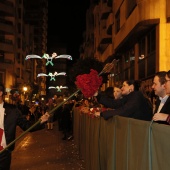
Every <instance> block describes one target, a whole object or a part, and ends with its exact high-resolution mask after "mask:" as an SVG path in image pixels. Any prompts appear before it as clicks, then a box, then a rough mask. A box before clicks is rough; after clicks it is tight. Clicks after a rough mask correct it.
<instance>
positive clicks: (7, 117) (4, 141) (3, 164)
mask: <svg viewBox="0 0 170 170" xmlns="http://www.w3.org/2000/svg"><path fill="white" fill-rule="evenodd" d="M4 93H5V88H4V86H3V84H1V83H0V151H2V150H3V149H4V150H3V152H1V153H0V170H9V169H10V164H11V152H12V151H13V150H14V147H15V145H14V144H13V145H10V147H7V146H8V144H10V143H11V142H12V141H14V140H15V133H16V126H19V127H20V128H21V129H22V130H27V129H28V128H30V127H31V126H32V124H31V123H30V122H29V121H28V120H26V118H25V117H24V116H22V114H21V112H20V110H19V109H18V108H17V107H16V106H15V105H12V104H8V103H5V102H4V101H3V98H4ZM48 117H49V114H48V113H46V114H44V115H43V116H42V117H41V118H40V119H41V123H40V124H39V125H37V126H36V127H35V128H34V129H32V131H35V130H38V129H40V128H41V127H42V126H41V124H42V123H44V122H46V121H47V120H48ZM5 148H6V149H5Z"/></svg>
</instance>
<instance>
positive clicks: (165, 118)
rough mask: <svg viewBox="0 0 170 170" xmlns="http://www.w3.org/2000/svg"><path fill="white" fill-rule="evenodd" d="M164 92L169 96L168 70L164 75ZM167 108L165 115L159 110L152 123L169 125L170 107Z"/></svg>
mask: <svg viewBox="0 0 170 170" xmlns="http://www.w3.org/2000/svg"><path fill="white" fill-rule="evenodd" d="M165 90H166V94H167V95H170V70H169V71H168V72H167V73H166V75H165ZM167 100H168V99H167ZM167 107H168V109H167V111H166V113H165V112H162V110H161V111H160V113H156V114H155V115H154V116H153V120H154V121H166V122H167V123H168V124H170V111H169V107H170V106H169V105H168V106H167ZM162 109H163V108H162Z"/></svg>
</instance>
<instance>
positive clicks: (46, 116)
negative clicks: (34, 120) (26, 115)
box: [40, 112, 50, 123]
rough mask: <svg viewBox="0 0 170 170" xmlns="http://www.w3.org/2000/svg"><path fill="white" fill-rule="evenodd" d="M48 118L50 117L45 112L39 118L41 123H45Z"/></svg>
mask: <svg viewBox="0 0 170 170" xmlns="http://www.w3.org/2000/svg"><path fill="white" fill-rule="evenodd" d="M49 117H50V115H49V113H48V112H46V113H45V114H44V115H42V116H41V117H40V119H41V123H44V122H46V121H47V120H48V118H49Z"/></svg>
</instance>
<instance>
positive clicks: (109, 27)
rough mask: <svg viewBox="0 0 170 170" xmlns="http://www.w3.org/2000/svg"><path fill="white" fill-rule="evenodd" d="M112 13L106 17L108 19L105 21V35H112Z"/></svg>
mask: <svg viewBox="0 0 170 170" xmlns="http://www.w3.org/2000/svg"><path fill="white" fill-rule="evenodd" d="M113 22H114V20H113V13H110V14H109V16H108V19H107V21H106V30H107V34H109V35H111V34H112V25H113Z"/></svg>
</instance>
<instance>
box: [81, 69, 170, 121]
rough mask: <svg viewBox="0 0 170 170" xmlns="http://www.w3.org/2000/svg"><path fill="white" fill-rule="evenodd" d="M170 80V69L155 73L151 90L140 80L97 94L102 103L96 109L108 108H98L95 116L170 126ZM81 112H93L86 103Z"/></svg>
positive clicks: (99, 101)
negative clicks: (122, 118) (115, 117)
mask: <svg viewBox="0 0 170 170" xmlns="http://www.w3.org/2000/svg"><path fill="white" fill-rule="evenodd" d="M169 81H170V70H169V71H168V72H166V71H160V72H157V73H156V74H155V76H154V78H153V84H152V85H151V86H150V87H151V88H150V89H149V88H147V87H146V86H144V85H143V84H142V82H140V81H138V80H125V81H124V82H123V84H122V85H121V86H115V87H109V88H107V89H106V90H105V92H96V93H95V95H94V97H95V98H96V100H97V102H98V104H100V106H96V107H101V108H104V109H98V110H96V111H95V113H94V112H93V113H94V115H95V116H96V117H103V118H104V119H105V120H108V119H109V118H111V117H113V116H115V115H119V116H124V117H129V118H134V119H139V120H144V121H152V120H153V121H154V122H157V123H161V124H170V104H169V102H170V98H169V95H170V82H169ZM94 97H93V98H94ZM93 107H94V106H93ZM81 111H82V112H84V113H90V112H91V108H90V107H89V106H87V105H86V104H82V107H81ZM91 114H92V113H91Z"/></svg>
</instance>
